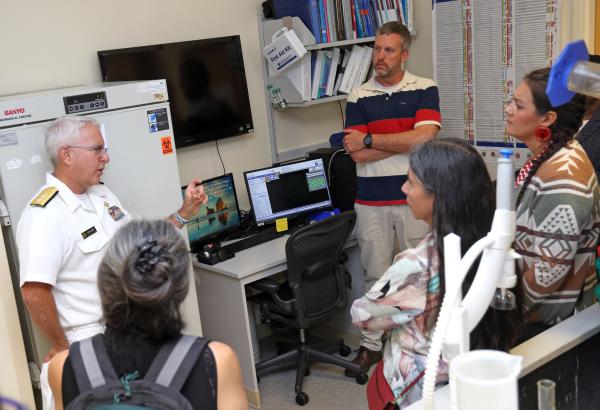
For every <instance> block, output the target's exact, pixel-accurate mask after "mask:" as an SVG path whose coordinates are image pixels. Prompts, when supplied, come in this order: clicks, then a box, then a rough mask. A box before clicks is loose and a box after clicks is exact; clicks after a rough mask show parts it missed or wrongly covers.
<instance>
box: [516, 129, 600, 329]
mask: <svg viewBox="0 0 600 410" xmlns="http://www.w3.org/2000/svg"><path fill="white" fill-rule="evenodd" d="M599 233H600V191H599V188H598V181H597V178H596V173H595V172H594V168H593V166H592V164H591V162H590V160H589V158H588V157H587V155H586V153H585V151H584V150H583V148H582V147H581V145H580V144H579V142H577V141H576V140H572V141H570V142H569V143H568V144H567V145H565V146H564V147H563V148H562V149H560V150H559V151H558V152H557V153H556V154H554V155H553V156H552V157H551V158H549V159H547V160H546V161H545V162H544V163H543V164H542V165H541V166H540V167H539V168H538V170H537V172H536V173H535V175H534V176H533V178H532V179H531V181H530V183H529V185H528V186H527V190H526V192H525V193H524V195H523V197H522V200H521V203H520V204H519V208H518V209H517V232H516V237H515V242H514V249H515V251H517V252H518V253H519V254H520V255H521V256H522V258H521V259H520V260H518V262H517V263H518V264H519V267H520V271H521V273H522V277H521V280H522V285H523V294H524V301H523V308H524V313H525V321H526V322H528V323H539V322H543V323H545V324H547V325H553V324H555V323H558V322H560V321H561V320H564V319H566V318H567V317H569V316H571V315H572V314H573V313H574V312H575V311H576V310H581V309H583V308H585V307H587V306H589V305H591V304H593V303H595V302H596V297H595V296H594V287H595V285H596V273H595V268H594V262H595V255H596V246H597V244H598V235H599Z"/></svg>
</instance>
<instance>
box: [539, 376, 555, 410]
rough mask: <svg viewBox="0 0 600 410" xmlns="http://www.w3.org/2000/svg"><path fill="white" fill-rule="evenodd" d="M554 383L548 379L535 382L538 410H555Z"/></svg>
mask: <svg viewBox="0 0 600 410" xmlns="http://www.w3.org/2000/svg"><path fill="white" fill-rule="evenodd" d="M555 392H556V383H554V382H553V381H552V380H550V379H541V380H538V381H537V395H538V410H556V403H555V394H556V393H555Z"/></svg>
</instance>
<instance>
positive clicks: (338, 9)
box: [305, 0, 413, 43]
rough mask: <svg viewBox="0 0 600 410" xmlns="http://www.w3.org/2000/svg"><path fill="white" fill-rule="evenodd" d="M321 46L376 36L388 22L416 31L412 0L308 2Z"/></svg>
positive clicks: (310, 19) (310, 21)
mask: <svg viewBox="0 0 600 410" xmlns="http://www.w3.org/2000/svg"><path fill="white" fill-rule="evenodd" d="M305 1H306V6H307V8H308V10H307V12H306V19H307V20H308V22H307V23H308V24H307V27H308V28H309V29H310V31H311V32H312V33H313V35H314V36H315V40H316V42H317V43H330V42H333V41H342V40H354V39H357V38H363V37H372V36H374V35H375V33H376V31H377V28H379V26H381V25H382V24H384V23H387V22H388V21H401V22H402V23H403V24H404V25H405V26H406V27H407V28H408V29H409V30H410V31H412V29H413V18H412V0H305Z"/></svg>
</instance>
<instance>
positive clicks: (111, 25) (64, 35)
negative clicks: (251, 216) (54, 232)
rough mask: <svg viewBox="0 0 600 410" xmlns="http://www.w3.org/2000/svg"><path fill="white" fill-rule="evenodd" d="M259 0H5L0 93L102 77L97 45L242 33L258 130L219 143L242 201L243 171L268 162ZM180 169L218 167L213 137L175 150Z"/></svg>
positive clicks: (200, 172)
mask: <svg viewBox="0 0 600 410" xmlns="http://www.w3.org/2000/svg"><path fill="white" fill-rule="evenodd" d="M259 8H260V0H250V1H249V0H224V1H213V0H211V1H207V0H177V1H173V2H164V1H157V0H127V1H116V0H104V1H102V2H93V1H67V0H52V1H47V2H37V1H28V0H25V1H20V2H9V1H3V2H2V13H0V33H1V34H2V38H3V39H4V46H3V47H2V62H1V64H0V95H8V94H15V93H22V92H29V91H36V90H41V89H48V88H58V87H63V86H73V85H80V84H89V83H94V82H99V81H100V79H101V78H100V68H99V65H98V62H97V57H96V51H98V50H106V49H113V48H121V47H132V46H138V45H146V44H156V43H165V42H174V41H183V40H194V39H200V38H208V37H218V36H225V35H235V34H239V35H240V36H241V41H242V49H243V55H244V63H245V67H246V74H247V80H248V88H249V92H250V100H251V101H250V102H251V105H252V115H253V119H254V127H255V130H256V131H255V132H254V133H252V134H248V135H245V136H241V137H234V138H230V139H226V140H221V141H220V142H219V146H220V150H221V154H222V156H223V160H224V162H225V166H226V169H227V171H231V172H233V173H234V175H236V185H237V187H238V189H239V191H241V192H240V194H239V196H240V200H241V202H242V204H243V205H244V206H245V205H246V204H247V195H246V193H245V186H244V183H243V181H242V179H241V173H242V171H244V170H247V169H252V168H258V167H263V166H265V165H268V164H270V158H271V154H270V148H269V147H270V145H269V141H268V139H267V131H266V129H267V128H266V127H267V122H266V111H265V110H266V104H265V94H264V92H263V89H264V84H263V79H262V71H261V61H260V48H259V39H258V19H257V13H258V10H259ZM177 155H178V158H179V161H180V175H181V179H182V182H184V183H186V182H187V181H189V180H190V179H191V178H192V177H194V176H200V177H203V178H209V177H212V176H216V175H218V174H220V173H221V172H222V171H221V163H220V161H219V159H218V157H217V151H216V149H215V143H214V142H213V143H207V144H203V145H197V146H193V147H188V148H184V149H181V150H179V151H178V153H177Z"/></svg>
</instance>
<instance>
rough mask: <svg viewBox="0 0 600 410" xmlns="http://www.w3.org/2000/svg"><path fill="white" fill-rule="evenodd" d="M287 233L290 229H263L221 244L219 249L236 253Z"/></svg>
mask: <svg viewBox="0 0 600 410" xmlns="http://www.w3.org/2000/svg"><path fill="white" fill-rule="evenodd" d="M289 233H290V231H283V232H277V231H276V230H275V229H274V228H270V229H265V230H263V231H260V232H258V233H256V234H254V235H251V236H248V237H247V238H244V239H241V240H239V241H237V242H233V243H230V244H227V245H223V246H221V249H223V250H225V251H228V252H232V253H237V252H241V251H243V250H246V249H248V248H252V247H253V246H257V245H260V244H261V243H265V242H269V241H272V240H273V239H277V238H279V237H280V236H283V235H287V234H289Z"/></svg>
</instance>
